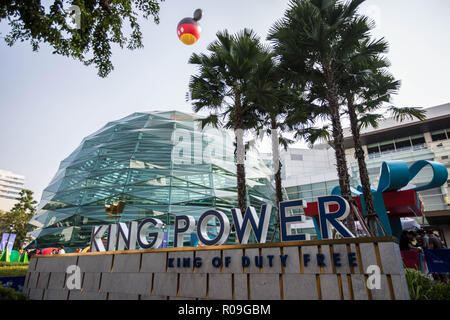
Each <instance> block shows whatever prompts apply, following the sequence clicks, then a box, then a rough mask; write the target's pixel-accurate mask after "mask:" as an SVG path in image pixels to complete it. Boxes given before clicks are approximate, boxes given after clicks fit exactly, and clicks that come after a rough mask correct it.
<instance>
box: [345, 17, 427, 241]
mask: <svg viewBox="0 0 450 320" xmlns="http://www.w3.org/2000/svg"><path fill="white" fill-rule="evenodd" d="M371 25H372V24H371ZM387 48H388V45H387V43H386V42H385V41H384V40H383V39H380V40H377V41H371V40H369V39H366V40H365V41H362V42H361V46H360V48H359V49H358V50H357V53H356V54H355V56H354V57H353V58H352V61H351V62H350V67H349V68H347V70H348V73H347V74H345V75H343V76H342V77H341V78H340V82H339V89H340V91H341V95H342V96H343V97H344V98H345V99H346V102H347V112H348V116H349V120H350V129H351V132H352V136H353V143H354V148H355V158H356V159H357V161H358V168H359V175H360V180H361V186H362V191H363V197H364V202H365V209H366V217H367V220H368V225H369V231H370V233H371V235H373V236H375V235H376V234H377V231H376V212H375V205H374V201H373V197H372V191H371V186H370V179H369V173H368V170H367V165H366V162H365V153H364V150H363V147H362V143H361V139H360V131H361V128H362V127H367V126H372V127H374V128H376V127H377V126H378V122H379V121H380V120H382V119H383V118H384V116H383V115H382V114H378V113H375V112H376V111H377V110H380V109H381V108H382V107H383V105H384V103H388V102H389V101H390V98H391V95H392V94H396V93H397V91H398V89H399V87H400V81H398V80H395V78H394V77H393V76H392V75H391V74H389V73H388V72H387V68H388V67H389V65H390V64H389V62H388V61H387V59H386V58H383V57H381V56H380V55H381V54H384V53H386V52H387ZM387 111H388V113H391V114H393V115H394V116H395V117H398V118H399V120H403V118H404V117H411V118H417V119H419V120H423V119H424V118H425V113H424V112H423V111H422V110H420V109H417V108H397V107H394V106H391V107H389V109H388V110H387Z"/></svg>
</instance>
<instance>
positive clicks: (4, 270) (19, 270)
mask: <svg viewBox="0 0 450 320" xmlns="http://www.w3.org/2000/svg"><path fill="white" fill-rule="evenodd" d="M27 270H28V263H20V262H0V277H16V276H25V275H26V274H27Z"/></svg>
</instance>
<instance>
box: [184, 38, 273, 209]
mask: <svg viewBox="0 0 450 320" xmlns="http://www.w3.org/2000/svg"><path fill="white" fill-rule="evenodd" d="M208 51H209V54H208V55H207V54H196V53H194V54H192V55H191V57H190V59H189V63H191V64H195V65H198V66H199V73H198V74H197V75H193V76H191V79H190V83H189V91H190V100H192V102H193V105H194V107H193V109H194V111H195V112H199V111H201V110H205V109H206V110H209V111H210V115H209V116H208V117H207V118H206V119H205V120H204V122H203V123H204V124H206V123H211V124H214V125H218V124H219V123H221V122H223V123H222V124H223V125H224V126H225V127H228V128H233V129H234V133H235V139H236V141H235V142H236V154H237V165H236V166H237V189H238V206H239V209H240V210H241V212H242V213H244V212H245V210H246V209H247V199H246V197H247V191H246V185H245V166H244V160H245V146H244V131H245V130H246V129H247V128H248V127H249V126H250V124H249V123H247V122H248V121H251V120H252V117H251V116H250V108H249V107H248V105H247V102H246V96H247V93H248V86H249V82H250V80H251V79H252V77H253V75H254V73H255V71H256V70H257V68H258V66H259V64H260V62H261V61H263V60H264V59H266V58H267V55H270V53H269V51H268V48H266V47H264V46H263V45H262V44H261V43H260V39H259V37H258V36H257V35H256V34H255V33H254V32H253V31H252V30H248V29H244V30H243V31H241V32H238V33H237V34H236V35H230V34H229V33H228V31H226V30H225V31H223V32H218V33H217V40H216V41H214V42H212V43H211V44H210V45H209V46H208Z"/></svg>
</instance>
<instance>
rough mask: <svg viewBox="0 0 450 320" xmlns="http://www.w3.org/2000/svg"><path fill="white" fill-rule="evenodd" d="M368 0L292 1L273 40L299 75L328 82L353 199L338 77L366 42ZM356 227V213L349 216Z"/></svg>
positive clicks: (340, 166) (340, 164)
mask: <svg viewBox="0 0 450 320" xmlns="http://www.w3.org/2000/svg"><path fill="white" fill-rule="evenodd" d="M362 2H364V0H350V1H347V2H345V3H344V2H342V1H338V0H291V2H290V4H289V8H288V10H287V11H286V13H285V16H284V18H283V19H281V20H279V21H278V22H276V23H275V24H274V26H273V27H272V28H271V30H270V33H269V37H268V38H269V40H272V41H273V42H274V45H275V50H276V51H277V53H278V54H279V55H280V59H281V61H282V63H284V64H285V65H287V66H288V68H289V69H290V70H292V71H293V72H295V73H297V74H298V76H299V77H306V78H308V79H309V80H308V81H309V82H313V83H315V84H316V85H320V86H322V87H324V89H325V90H324V96H323V97H322V100H323V104H324V105H326V107H327V109H328V112H327V113H328V115H329V119H330V121H331V125H332V136H333V147H334V150H335V155H336V165H337V172H338V177H339V186H340V189H341V194H342V196H343V197H344V198H345V199H347V201H349V202H350V203H353V199H352V196H351V192H350V176H349V173H348V167H347V162H346V158H345V149H344V145H343V130H342V124H341V119H340V117H341V104H342V97H340V95H339V90H338V81H339V77H340V75H341V74H342V67H344V68H345V67H346V65H345V61H348V60H349V56H351V55H353V54H354V52H355V50H356V49H357V47H358V45H359V43H360V41H361V40H362V39H364V38H366V37H367V33H368V31H369V28H368V26H367V23H366V21H365V19H363V18H362V17H359V16H358V15H357V10H358V7H359V6H360V5H361V3H362ZM347 222H348V223H347V224H348V227H349V229H350V231H353V232H354V231H355V226H354V222H353V217H352V215H350V216H349V219H348V221H347Z"/></svg>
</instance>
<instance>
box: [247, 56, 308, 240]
mask: <svg viewBox="0 0 450 320" xmlns="http://www.w3.org/2000/svg"><path fill="white" fill-rule="evenodd" d="M284 75H285V72H284V70H282V69H280V68H279V65H278V63H277V62H276V60H275V59H274V55H273V54H269V55H267V57H266V59H264V60H263V61H262V62H261V63H260V65H259V68H258V69H257V70H256V72H255V74H254V76H253V77H252V79H251V81H250V83H249V90H248V95H247V101H248V105H249V106H250V108H251V110H252V112H254V113H255V114H256V120H257V123H256V129H257V131H258V132H259V131H261V130H263V131H264V132H266V133H267V134H269V136H270V137H271V141H272V165H273V173H274V181H275V191H276V200H277V208H279V204H280V202H282V201H283V186H282V179H281V166H282V165H281V161H280V144H281V145H282V146H283V147H284V148H285V149H287V147H288V145H289V144H290V143H292V142H294V141H293V140H291V139H288V138H287V137H285V136H283V132H285V131H287V130H288V124H287V122H286V119H287V118H288V117H289V115H290V114H292V113H294V111H295V115H296V123H302V124H305V123H306V122H308V121H309V120H310V119H309V114H308V111H309V110H308V109H307V105H306V103H304V101H303V100H302V98H301V94H300V93H301V92H302V90H303V89H302V87H301V86H298V85H296V84H295V83H292V82H290V81H289V79H288V78H286V77H285V76H284ZM300 117H301V118H300ZM279 226H280V214H279V212H278V216H277V221H276V223H275V232H274V233H273V234H272V240H273V239H274V237H275V233H276V232H277V230H278V227H279Z"/></svg>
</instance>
